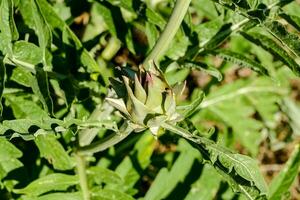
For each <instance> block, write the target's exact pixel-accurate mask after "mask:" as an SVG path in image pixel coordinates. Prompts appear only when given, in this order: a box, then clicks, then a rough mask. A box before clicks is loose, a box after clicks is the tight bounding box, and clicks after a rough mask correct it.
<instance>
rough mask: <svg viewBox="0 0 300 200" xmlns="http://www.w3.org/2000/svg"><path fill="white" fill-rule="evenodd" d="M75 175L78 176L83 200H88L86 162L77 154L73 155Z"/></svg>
mask: <svg viewBox="0 0 300 200" xmlns="http://www.w3.org/2000/svg"><path fill="white" fill-rule="evenodd" d="M75 159H76V165H77V173H78V176H79V184H80V188H81V191H82V195H83V200H90V199H91V198H90V191H89V187H88V182H87V175H86V161H85V158H84V157H83V156H82V155H80V154H79V153H78V152H76V154H75Z"/></svg>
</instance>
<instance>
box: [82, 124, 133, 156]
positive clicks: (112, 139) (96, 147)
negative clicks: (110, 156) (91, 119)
mask: <svg viewBox="0 0 300 200" xmlns="http://www.w3.org/2000/svg"><path fill="white" fill-rule="evenodd" d="M131 132H132V129H131V128H130V127H128V126H127V123H124V124H123V125H122V127H121V128H120V133H117V134H115V135H111V136H108V137H107V138H105V139H103V140H100V141H97V142H94V143H92V144H90V145H87V146H83V147H80V148H79V149H78V153H79V154H81V155H83V154H93V153H97V152H100V151H104V150H106V149H108V148H109V147H111V146H114V145H115V144H118V143H119V142H121V141H122V140H124V139H125V138H126V137H127V136H129V135H130V133H131Z"/></svg>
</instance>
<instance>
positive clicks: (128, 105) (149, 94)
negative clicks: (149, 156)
mask: <svg viewBox="0 0 300 200" xmlns="http://www.w3.org/2000/svg"><path fill="white" fill-rule="evenodd" d="M122 82H123V85H124V86H125V88H126V89H123V90H125V92H126V94H127V95H126V96H124V95H122V96H119V95H118V94H120V92H118V93H117V96H118V99H112V98H107V100H108V102H109V103H110V104H111V105H112V106H114V107H115V108H116V109H117V110H119V111H120V112H121V113H122V114H123V116H124V117H125V118H126V119H127V120H129V124H130V125H131V126H132V127H133V128H134V130H135V131H136V132H138V131H142V130H145V129H149V130H150V131H151V132H152V134H154V135H155V136H156V135H157V134H158V133H159V132H160V131H161V129H162V128H161V123H163V122H166V121H168V122H172V123H176V122H177V121H179V120H181V117H180V115H179V114H178V113H177V112H176V99H175V98H176V95H175V94H174V92H173V90H172V89H171V88H170V86H169V85H168V84H167V82H166V80H165V79H164V76H163V74H162V72H161V71H160V70H159V69H158V68H157V67H156V66H155V64H154V63H152V65H150V68H149V70H145V69H143V68H142V67H140V68H139V71H138V72H136V73H135V74H134V76H122ZM113 83H114V82H112V84H113ZM115 88H116V87H114V86H113V89H114V90H115ZM119 88H120V87H119Z"/></svg>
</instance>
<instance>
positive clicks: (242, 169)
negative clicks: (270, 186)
mask: <svg viewBox="0 0 300 200" xmlns="http://www.w3.org/2000/svg"><path fill="white" fill-rule="evenodd" d="M163 127H164V128H165V129H167V130H169V131H171V132H173V133H176V134H178V135H180V136H182V137H184V138H185V139H187V140H188V141H190V142H191V144H192V145H194V146H195V147H196V148H197V149H198V150H199V151H200V152H201V154H202V155H203V158H204V159H206V160H208V161H210V163H211V165H213V166H214V167H215V168H216V169H217V171H218V172H220V174H221V175H224V174H225V175H226V177H225V178H227V179H228V177H230V179H229V180H230V181H229V183H230V184H231V185H233V184H234V185H237V186H238V187H236V189H237V191H236V192H241V193H243V194H245V196H247V197H248V198H249V199H256V198H258V197H262V196H265V195H266V194H267V187H266V184H265V181H264V179H263V177H262V175H261V173H260V172H259V168H258V165H257V163H256V162H255V161H254V160H253V159H252V158H250V157H248V156H245V155H241V154H237V153H233V152H231V151H230V150H228V149H226V148H224V147H222V146H220V145H218V144H216V143H214V142H213V141H211V140H209V139H206V138H204V137H200V136H196V135H193V134H191V133H190V132H189V131H187V130H185V129H183V128H181V127H178V126H174V125H171V124H167V123H164V124H163ZM244 187H247V189H244Z"/></svg>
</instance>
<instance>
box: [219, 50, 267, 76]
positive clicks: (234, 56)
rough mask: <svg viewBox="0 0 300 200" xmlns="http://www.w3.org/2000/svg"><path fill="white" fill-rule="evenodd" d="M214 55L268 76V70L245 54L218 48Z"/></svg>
mask: <svg viewBox="0 0 300 200" xmlns="http://www.w3.org/2000/svg"><path fill="white" fill-rule="evenodd" d="M215 53H216V55H217V56H219V57H221V58H223V59H225V60H227V61H229V62H233V63H235V64H238V65H240V66H242V67H247V68H250V69H252V70H253V71H255V72H258V73H260V74H262V75H266V76H268V75H269V73H268V70H267V69H266V68H265V67H264V66H262V65H261V64H260V63H258V62H255V61H254V60H251V59H249V58H247V57H245V56H243V55H242V54H239V53H235V52H232V51H229V50H220V51H215Z"/></svg>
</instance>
